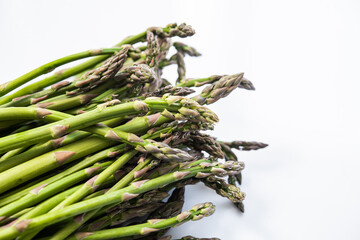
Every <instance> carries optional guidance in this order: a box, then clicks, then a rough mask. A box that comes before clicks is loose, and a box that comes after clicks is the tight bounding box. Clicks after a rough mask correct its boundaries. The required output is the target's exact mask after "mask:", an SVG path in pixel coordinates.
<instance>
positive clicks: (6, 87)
mask: <svg viewBox="0 0 360 240" xmlns="http://www.w3.org/2000/svg"><path fill="white" fill-rule="evenodd" d="M121 49H122V48H101V49H91V50H88V51H84V52H80V53H75V54H72V55H69V56H66V57H62V58H59V59H57V60H55V61H52V62H49V63H47V64H44V65H42V66H40V67H38V68H36V69H34V70H32V71H30V72H28V73H26V74H24V75H22V76H21V77H18V78H16V79H14V80H12V81H10V82H6V83H3V84H1V85H0V96H4V95H5V94H6V93H8V92H10V91H11V90H14V89H15V88H17V87H19V86H21V85H23V84H24V83H26V82H28V81H30V80H32V79H34V78H36V77H38V76H40V75H42V74H45V73H49V72H51V71H52V70H53V69H55V68H57V67H59V66H61V65H64V64H66V63H69V62H73V61H76V60H79V59H82V58H87V57H92V56H97V55H111V54H114V53H115V52H118V51H119V50H121Z"/></svg>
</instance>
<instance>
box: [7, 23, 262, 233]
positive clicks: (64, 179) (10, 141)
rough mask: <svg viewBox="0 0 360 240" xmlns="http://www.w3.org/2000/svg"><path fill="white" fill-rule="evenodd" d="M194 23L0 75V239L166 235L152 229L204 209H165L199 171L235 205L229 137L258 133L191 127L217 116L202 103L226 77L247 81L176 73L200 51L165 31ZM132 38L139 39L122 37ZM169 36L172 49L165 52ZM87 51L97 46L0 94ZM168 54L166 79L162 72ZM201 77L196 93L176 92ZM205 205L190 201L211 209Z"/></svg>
mask: <svg viewBox="0 0 360 240" xmlns="http://www.w3.org/2000/svg"><path fill="white" fill-rule="evenodd" d="M194 33H195V31H194V30H193V29H192V28H191V27H190V26H189V25H186V24H180V25H177V24H169V25H167V26H166V27H165V28H159V27H151V28H148V29H147V30H146V31H144V32H142V33H140V34H138V35H135V36H131V37H128V38H126V39H124V40H123V41H122V42H121V43H119V44H118V45H116V46H115V47H113V48H109V49H103V50H102V51H101V52H100V50H97V51H94V52H91V51H88V52H82V53H79V54H75V55H70V56H67V57H64V58H61V59H58V60H56V61H53V62H51V63H48V64H45V65H43V66H41V67H39V68H37V69H35V70H33V71H32V72H30V73H28V74H25V75H23V76H21V77H19V78H18V79H15V80H14V81H11V82H10V83H7V84H4V85H2V87H3V89H2V87H0V129H1V133H0V224H1V225H2V228H0V239H13V238H16V239H18V240H30V239H47V240H48V239H51V240H60V239H65V238H68V239H104V238H121V239H144V240H146V239H162V240H170V238H171V237H170V236H164V234H165V233H166V231H167V230H168V229H169V228H170V227H173V226H175V225H177V224H179V223H182V222H184V221H185V220H190V218H192V219H193V218H195V219H197V218H201V216H202V214H203V213H204V211H202V210H199V208H200V206H198V207H195V209H192V210H190V211H186V212H185V213H183V214H180V216H181V217H180V218H181V219H180V220H179V217H177V218H174V217H175V215H177V214H179V213H180V211H181V208H182V205H183V203H184V190H185V187H186V186H187V185H190V184H196V183H197V182H199V181H202V182H203V183H204V184H205V185H206V186H207V187H209V188H212V189H214V190H215V191H216V193H218V194H219V195H221V196H223V197H226V198H228V199H229V200H230V201H231V202H232V203H233V204H235V205H236V207H237V208H239V209H240V210H241V211H244V205H243V199H244V197H245V194H244V193H243V192H242V191H240V189H239V188H238V187H237V185H238V184H241V180H242V174H241V170H242V169H243V167H244V164H243V163H242V162H237V156H236V155H235V153H234V152H233V148H235V149H238V150H242V151H249V150H257V149H260V148H264V147H266V146H267V145H266V144H263V143H259V142H246V141H233V142H223V141H219V140H216V138H215V137H212V136H210V135H208V134H205V133H203V132H202V131H203V130H212V129H213V128H214V124H215V123H216V122H218V117H217V116H216V115H215V113H213V112H212V111H211V110H209V109H208V108H206V107H204V105H209V104H212V103H214V102H216V101H218V100H219V99H220V98H223V97H225V96H227V95H228V94H229V93H230V92H232V91H233V90H234V89H235V88H243V89H246V90H254V89H255V88H254V85H253V84H252V83H251V82H250V81H249V80H248V79H246V78H244V77H243V73H239V74H234V75H212V76H210V77H205V78H187V77H186V68H185V58H184V57H185V56H186V55H188V56H200V53H199V52H198V51H197V50H196V49H195V48H193V47H190V46H188V45H186V44H184V43H181V42H174V43H172V41H171V40H172V39H171V38H172V37H188V36H192V35H193V34H194ZM139 42H146V45H140V46H138V45H133V44H136V43H139ZM170 48H173V50H175V54H173V55H172V56H171V57H167V55H168V53H169V51H171V49H170ZM91 54H93V55H101V56H96V57H94V58H92V59H91V60H89V61H87V62H85V63H82V64H80V65H77V66H75V67H71V68H69V69H65V70H61V71H59V72H57V73H56V74H55V75H52V76H50V77H47V78H45V79H42V80H40V81H38V82H36V83H34V84H30V85H29V86H26V87H23V88H19V89H18V90H17V91H15V92H14V93H10V94H7V95H5V94H6V93H7V92H9V91H11V89H15V88H17V87H20V85H22V83H25V82H27V81H29V80H31V79H33V78H35V77H37V76H39V75H41V74H43V73H45V72H46V71H47V70H49V69H50V68H51V70H53V68H55V67H58V66H60V65H62V64H65V63H67V62H70V61H74V60H77V59H78V58H85V57H89V56H90V55H91ZM172 64H176V65H177V72H178V78H177V79H176V81H175V85H173V84H172V83H171V82H170V81H168V80H166V79H164V78H163V76H162V72H163V70H164V68H165V67H167V66H169V65H172ZM71 76H75V78H74V80H72V81H67V80H65V79H66V78H68V77H71ZM64 80H65V81H64ZM204 85H207V86H205V88H204V89H203V90H202V91H201V93H200V94H198V95H195V96H191V97H190V98H187V97H184V96H188V95H190V94H192V93H194V92H195V91H194V90H193V88H194V87H195V88H196V87H200V86H204ZM48 86H51V87H50V88H47V89H46V87H48ZM208 155H209V157H207V158H204V156H208ZM221 159H225V162H222V161H221ZM89 169H92V170H91V172H89V171H90V170H89ZM223 177H228V180H227V182H226V181H225V180H224V179H222V178H223ZM174 188H175V190H174V191H173V192H172V194H171V197H170V198H169V199H168V200H167V201H166V202H163V201H164V200H163V198H165V197H166V196H168V195H169V191H171V190H172V189H174ZM62 191H63V192H62ZM34 193H35V194H34ZM207 205H208V208H207V207H206V206H205V205H201V207H205V209H207V210H206V211H205V212H209V213H210V212H212V211H213V210H212V209H213V208H212V207H210V206H212V205H210V204H207ZM205 215H206V214H205ZM151 219H155V220H151ZM164 219H165V220H164ZM183 220H184V221H183ZM119 226H120V227H119ZM124 226H126V227H124ZM144 226H145V227H144ZM114 227H115V228H114ZM76 231H77V232H76ZM84 231H85V232H84ZM86 231H88V232H86ZM145 233H146V234H145ZM71 234H73V235H71ZM49 235H51V236H49ZM69 236H70V237H69ZM183 239H184V240H185V239H197V238H194V237H191V236H186V237H184V238H183Z"/></svg>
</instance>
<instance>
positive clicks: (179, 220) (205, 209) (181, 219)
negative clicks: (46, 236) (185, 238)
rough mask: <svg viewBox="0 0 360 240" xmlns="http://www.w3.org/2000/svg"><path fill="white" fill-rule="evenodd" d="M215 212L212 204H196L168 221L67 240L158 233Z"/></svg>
mask: <svg viewBox="0 0 360 240" xmlns="http://www.w3.org/2000/svg"><path fill="white" fill-rule="evenodd" d="M214 211H215V206H214V205H213V204H212V203H203V204H197V205H195V206H194V207H192V208H191V209H190V210H189V211H185V212H182V213H180V214H179V215H177V216H176V217H172V218H168V219H149V220H148V221H147V222H146V223H143V224H137V225H132V226H127V227H119V228H113V229H107V230H100V231H95V232H79V233H77V234H75V235H74V236H72V237H70V238H67V240H80V239H81V240H99V239H113V238H121V237H128V236H134V235H147V234H149V233H152V232H157V231H160V230H161V229H166V228H170V227H175V226H176V225H179V224H183V223H185V222H187V221H190V220H193V221H195V220H199V219H202V218H203V217H206V216H210V215H211V214H212V213H214Z"/></svg>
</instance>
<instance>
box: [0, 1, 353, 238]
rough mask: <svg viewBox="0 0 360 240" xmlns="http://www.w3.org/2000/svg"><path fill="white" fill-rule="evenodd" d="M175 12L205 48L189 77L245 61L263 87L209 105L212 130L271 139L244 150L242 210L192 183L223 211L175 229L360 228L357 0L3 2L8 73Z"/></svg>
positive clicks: (275, 234) (301, 234)
mask: <svg viewBox="0 0 360 240" xmlns="http://www.w3.org/2000/svg"><path fill="white" fill-rule="evenodd" d="M170 22H178V23H181V22H186V23H188V24H191V25H192V26H193V27H194V28H195V29H196V31H197V34H196V35H195V36H194V37H192V38H189V39H186V40H184V42H186V43H189V44H191V45H192V46H194V47H196V48H197V49H198V50H199V51H200V52H202V53H203V56H202V57H201V58H198V59H190V58H187V59H186V61H187V76H188V77H203V76H208V75H211V74H225V73H237V72H245V76H246V77H247V78H248V79H250V80H251V81H253V83H254V84H255V87H256V89H257V90H256V91H255V92H250V91H245V90H238V91H236V92H234V93H232V94H231V95H230V96H229V97H228V98H226V99H223V100H221V101H219V102H217V103H216V104H214V105H212V106H211V108H212V109H213V110H214V111H215V112H216V113H217V114H218V115H219V116H220V118H221V121H220V123H219V124H218V125H217V127H216V130H215V132H214V134H215V135H216V136H218V137H219V138H220V139H223V140H232V139H239V140H258V141H262V142H266V143H269V144H270V146H269V147H268V148H267V149H265V150H261V151H258V152H241V153H239V154H238V156H239V158H240V159H241V160H243V161H245V163H246V169H245V170H244V174H243V176H244V183H243V185H242V187H241V188H242V190H243V191H244V192H246V194H247V197H246V201H245V208H246V211H245V214H240V213H239V212H238V211H237V209H235V208H234V207H233V206H232V205H231V204H230V203H229V202H228V201H227V200H226V199H223V198H220V197H218V196H217V195H216V194H214V193H213V192H212V191H210V190H208V189H205V188H204V187H203V186H201V185H199V186H195V187H190V188H188V191H187V194H186V201H187V202H186V206H185V208H189V207H191V206H192V205H193V204H195V203H198V202H203V201H212V202H214V203H215V204H216V205H217V211H216V213H215V214H214V215H213V216H212V217H209V218H206V219H203V220H201V221H198V222H192V223H188V224H184V225H182V226H180V227H178V228H176V229H174V230H173V231H171V234H172V235H173V236H175V237H180V236H184V235H187V234H192V235H195V236H198V237H211V236H216V237H219V238H222V239H223V240H233V239H235V240H237V239H246V240H257V239H267V240H269V239H276V240H279V239H280V240H281V239H284V240H285V239H328V240H330V239H360V228H359V222H360V207H359V204H360V191H359V184H360V174H359V167H360V163H359V162H360V159H359V151H360V150H359V149H360V146H359V137H360V130H359V127H358V123H359V121H360V117H359V116H360V114H359V100H360V99H359V91H360V89H359V87H360V84H359V66H360V47H359V44H360V27H359V23H360V4H359V2H358V1H355V0H353V1H352V0H342V1H340V0H339V1H335V0H333V1H329V0H328V1H325V0H323V1H320V0H311V1H310V0H303V1H285V0H284V1H281V0H273V1H266V0H257V1H155V0H153V1H89V0H87V1H85V0H82V1H68V0H66V1H65V0H62V1H38V0H36V1H10V0H9V1H0V53H1V55H0V69H1V71H0V82H5V81H8V80H11V79H13V78H15V77H17V76H19V75H21V74H23V73H25V72H27V71H29V70H31V69H33V68H35V67H37V66H39V65H41V64H43V63H46V62H48V61H51V60H54V59H57V58H59V57H62V56H65V55H68V54H71V53H75V52H79V51H82V50H87V49H91V48H97V47H108V46H112V45H114V44H115V43H117V42H119V41H120V40H121V39H122V38H124V37H126V36H128V35H131V34H136V33H139V32H141V31H143V30H144V29H146V28H147V27H149V26H164V25H166V24H167V23H170ZM175 72H176V68H175V67H174V68H171V69H170V70H169V71H166V72H165V74H167V76H168V77H169V78H170V77H172V78H174V77H175V76H176V73H175Z"/></svg>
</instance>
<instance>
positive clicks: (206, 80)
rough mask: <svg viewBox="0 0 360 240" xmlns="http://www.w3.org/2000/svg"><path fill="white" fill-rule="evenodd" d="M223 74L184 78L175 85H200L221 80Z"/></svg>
mask: <svg viewBox="0 0 360 240" xmlns="http://www.w3.org/2000/svg"><path fill="white" fill-rule="evenodd" d="M221 77H222V76H219V75H214V76H210V77H207V78H195V79H183V80H181V81H180V82H179V83H178V84H177V85H176V86H175V87H200V86H203V85H205V84H208V83H213V82H216V81H217V80H219V79H220V78H221Z"/></svg>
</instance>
